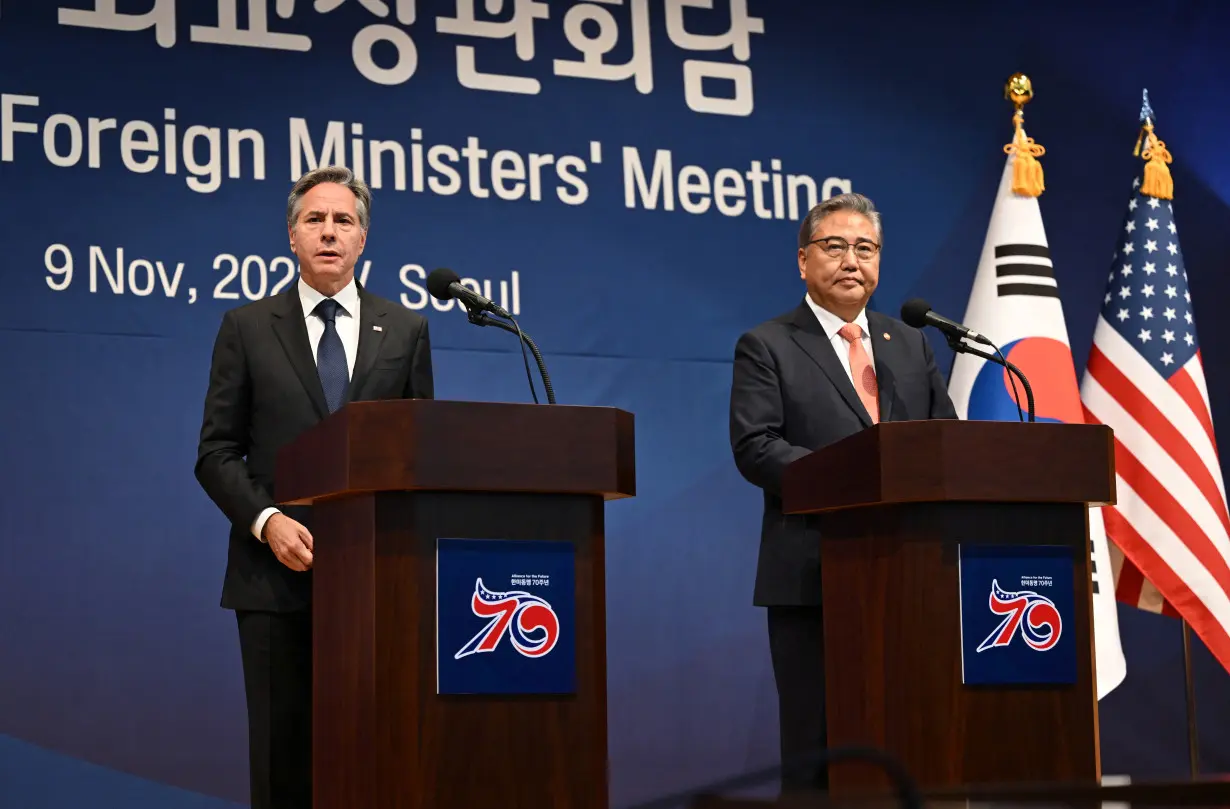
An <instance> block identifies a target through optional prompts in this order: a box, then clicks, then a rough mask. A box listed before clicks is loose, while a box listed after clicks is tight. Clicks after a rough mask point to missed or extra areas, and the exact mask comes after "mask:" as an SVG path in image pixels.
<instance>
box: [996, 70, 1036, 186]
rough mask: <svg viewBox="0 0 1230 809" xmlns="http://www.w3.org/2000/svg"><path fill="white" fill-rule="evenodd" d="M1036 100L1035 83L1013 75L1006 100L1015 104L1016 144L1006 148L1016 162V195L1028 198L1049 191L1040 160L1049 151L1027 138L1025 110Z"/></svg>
mask: <svg viewBox="0 0 1230 809" xmlns="http://www.w3.org/2000/svg"><path fill="white" fill-rule="evenodd" d="M1033 97H1034V86H1033V82H1032V81H1030V80H1029V77H1028V76H1026V75H1025V74H1024V73H1013V74H1012V75H1011V76H1010V77H1008V83H1007V84H1005V85H1004V98H1006V99H1008V100H1009V101H1011V102H1012V104H1013V106H1014V107H1016V111H1015V112H1014V113H1013V114H1012V123H1013V126H1014V127H1015V130H1016V131H1015V132H1014V133H1013V136H1012V143H1009V144H1007V145H1005V146H1004V152H1005V153H1006V154H1010V155H1012V156H1013V158H1012V190H1013V192H1014V193H1017V194H1021V195H1024V196H1028V197H1036V196H1038V195H1039V194H1041V193H1042V192H1043V190H1045V188H1046V185H1045V183H1044V182H1043V177H1042V164H1041V163H1039V162H1038V158H1039V157H1041V156H1042V155H1044V154H1046V149H1045V148H1044V147H1043V146H1042V145H1041V144H1039V143H1035V142H1034V139H1033V138H1027V137H1025V129H1024V126H1025V112H1024V107H1025V105H1026V104H1028V103H1029V102H1030V101H1032V100H1033Z"/></svg>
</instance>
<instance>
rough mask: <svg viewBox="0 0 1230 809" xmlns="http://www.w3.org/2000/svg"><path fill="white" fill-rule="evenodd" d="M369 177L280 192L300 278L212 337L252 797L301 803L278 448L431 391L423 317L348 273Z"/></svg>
mask: <svg viewBox="0 0 1230 809" xmlns="http://www.w3.org/2000/svg"><path fill="white" fill-rule="evenodd" d="M371 201H372V197H371V191H369V190H368V188H367V186H366V185H365V184H364V183H363V181H362V180H358V179H356V178H355V176H354V174H352V173H351V172H350V170H349V169H346V168H341V167H327V168H320V169H316V170H314V171H311V172H308V173H307V174H305V175H304V176H303V177H301V178H300V179H299V180H298V182H296V183H295V186H294V188H292V190H291V192H290V198H289V200H288V201H287V211H286V227H287V235H288V236H289V238H290V248H291V250H292V251H293V252H294V253H295V255H296V256H297V257H298V259H299V281H298V283H297V284H295V285H294V286H292V287H290V288H289V289H288V290H287V291H286V292H285V293H283V294H281V295H278V296H276V297H271V298H265V299H263V300H260V301H256V302H254V303H250V304H247V305H245V306H241V307H239V308H237V309H232V310H231V311H229V312H227V313H226V314H225V315H224V316H223V318H222V325H221V327H220V328H219V330H218V337H217V340H216V342H215V344H214V351H213V363H212V365H211V367H210V371H209V389H208V392H207V393H206V396H205V415H204V419H203V422H202V425H201V435H200V445H199V448H198V451H197V461H196V477H197V480H198V481H199V482H200V484H201V486H202V488H204V490H205V492H206V493H207V494H208V495H209V497H210V499H211V500H213V502H214V503H215V504H216V505H217V506H218V508H219V509H220V510H221V511H222V512H223V514H225V515H226V517H227V519H228V520H229V522H230V524H231V530H230V546H229V553H228V558H227V566H226V577H225V579H224V582H223V587H222V606H223V607H224V608H226V609H231V610H234V611H235V616H236V619H237V621H238V624H239V648H240V655H241V657H242V660H243V675H244V688H245V692H246V695H247V706H248V746H249V767H250V780H251V803H252V809H311V807H312V790H311V787H312V775H311V740H312V725H311V700H312V679H311V674H312V646H311V641H312V620H311V619H312V612H311V569H312V549H313V541H314V539H313V536H312V532H311V527H310V523H311V510H310V508H308V507H288V508H286V509H284V510H283V509H278V508H277V507H275V505H274V499H273V498H274V495H273V483H274V481H273V471H274V461H275V458H276V454H277V451H278V449H279V448H280V447H282V446H283V445H285V444H287V443H289V442H291V441H293V440H294V439H295V437H296V436H298V435H299V434H300V433H302V432H303V431H304V430H306V429H308V428H309V427H311V426H312V425H314V424H316V423H317V422H319V421H321V420H322V419H324V418H326V417H327V416H328V415H329V414H330V413H333V412H334V411H336V410H337V409H338V408H340V407H341V406H342V405H344V404H346V403H347V402H351V401H360V400H372V399H411V398H417V399H430V398H432V397H433V395H434V390H433V382H432V367H431V340H430V337H429V335H428V331H427V320H426V319H425V318H424V317H423V316H422V315H419V314H417V313H415V312H411V311H410V310H408V309H406V308H405V307H402V306H399V305H397V304H395V303H393V302H392V301H388V300H385V299H384V298H379V297H377V296H375V295H373V294H372V293H370V292H368V291H367V290H365V289H364V288H363V287H362V286H361V285H360V284H359V283H358V282H357V281H356V280H355V277H354V268H355V263H356V262H357V261H358V259H359V256H360V255H361V254H362V253H363V248H364V246H365V245H366V244H367V233H368V227H369V225H370V223H371Z"/></svg>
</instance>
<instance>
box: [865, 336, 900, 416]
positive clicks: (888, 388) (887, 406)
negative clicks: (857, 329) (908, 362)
mask: <svg viewBox="0 0 1230 809" xmlns="http://www.w3.org/2000/svg"><path fill="white" fill-rule="evenodd" d="M867 327H868V328H869V329H870V330H871V353H872V356H873V359H872V364H873V365H875V371H876V383H877V385H878V386H879V388H880V421H892V419H893V400H894V399H896V398H897V395H896V384H895V380H894V378H893V366H894V365H895V364H896V360H897V358H898V357H899V356H900V355H899V354H898V351H899V346H900V345H901V344H902V343H901V340H897V341H896V342H893V341H892V339H891V338H890V335H891V334H892V332H891V331H890V328H889V324H888V323H887V322H885V321H884V320H883V319H881V317H880V314H879V313H878V312H868V313H867Z"/></svg>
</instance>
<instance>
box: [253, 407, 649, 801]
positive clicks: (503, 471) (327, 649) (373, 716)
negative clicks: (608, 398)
mask: <svg viewBox="0 0 1230 809" xmlns="http://www.w3.org/2000/svg"><path fill="white" fill-rule="evenodd" d="M275 479H276V484H275V496H276V499H277V501H278V502H279V503H281V504H285V505H292V504H293V505H303V504H311V505H312V516H311V527H312V533H313V537H314V540H315V559H314V565H313V629H312V638H313V677H314V682H313V732H312V746H313V749H312V767H313V783H314V793H315V794H314V806H315V808H316V809H360V808H362V809H377V808H378V809H428V808H429V807H433V808H434V807H449V808H450V809H452V807H459V806H485V805H489V804H490V805H495V804H498V805H500V806H502V807H506V809H530V807H535V809H537V807H542V806H552V807H557V809H569V808H571V807H575V808H576V809H582V807H583V808H584V809H591V808H592V807H605V806H606V805H607V715H606V708H607V706H606V605H605V584H604V581H605V579H604V575H605V574H604V560H605V555H604V536H603V534H604V501H606V500H610V499H614V498H622V497H631V496H634V495H635V491H636V482H635V464H634V439H633V417H632V415H631V414H629V413H626V412H624V411H621V410H616V409H612V408H601V407H565V406H558V405H551V406H546V405H542V406H540V405H519V404H493V403H482V402H457V401H434V400H392V401H375V402H356V403H352V404H350V405H348V406H346V407H344V408H343V409H341V410H339V411H338V412H337V413H334V414H333V415H332V416H330V417H329V418H328V419H326V420H324V421H322V422H321V423H319V424H317V425H316V426H315V427H314V428H312V429H311V430H309V431H307V432H306V433H304V434H303V435H301V436H300V437H299V438H298V439H297V440H296V441H295V442H293V443H292V444H291V445H289V446H287V447H285V448H284V449H283V451H281V452H280V453H279V455H278V460H277V469H276V478H275ZM443 538H469V539H496V540H504V541H505V543H504V544H505V545H506V546H507V545H511V544H515V543H510V542H508V541H517V542H524V541H535V540H537V541H543V540H546V541H549V542H550V543H557V544H566V545H569V546H571V547H570V548H569V549H568V550H569V551H570V557H569V558H573V559H575V565H574V566H571V568H572V569H570V570H569V576H568V577H565V578H571V577H572V575H573V574H574V575H575V593H574V596H568V599H569V600H570V601H574V617H575V622H574V623H575V633H574V634H569V640H570V645H571V646H572V647H573V648H574V649H575V689H574V690H572V691H571V693H553V694H537V693H533V694H529V693H519V692H517V691H515V690H514V691H512V692H510V693H502V694H493V693H463V694H439V693H437V665H438V663H441V665H442V664H443V662H449V663H450V665H451V664H452V663H451V662H450V661H452V659H453V654H454V651H455V650H454V649H452V648H447V649H445V648H441V649H440V650H439V654H437V621H438V616H437V601H436V593H437V569H436V568H437V544H436V543H437V540H438V539H443ZM450 541H451V540H450ZM557 547H558V545H557ZM532 572H533V571H529V570H527V571H524V573H526V574H527V575H528V574H530V573H532ZM514 579H515V577H514ZM483 586H485V587H487V588H489V589H491V590H504V591H509V590H517V589H520V588H518V587H516V586H510V582H509V579H508V577H505V578H504V579H503V580H502V581H493V580H490V579H488V580H487V581H485V582H483ZM470 587H471V588H472V589H473V588H474V587H475V585H473V584H471V585H470ZM568 589H569V590H572V589H573V588H568ZM548 592H550V591H548ZM556 593H557V594H558V588H557V591H556ZM474 598H475V599H477V598H478V596H477V595H475V596H474ZM470 608H471V605H470V603H469V601H468V599H465V600H463V602H462V603H460V604H458V605H456V609H457V610H460V611H461V613H462V614H461V616H460V618H461V619H464V618H466V617H469V618H470V620H472V621H475V622H476V626H477V628H478V629H479V630H481V629H482V626H483V623H484V619H482V618H479V617H475V616H477V613H475V616H471V615H470V614H469V610H470ZM440 609H441V610H444V609H449V610H453V609H454V607H453V605H452V604H447V605H441V607H440ZM540 613H541V611H540ZM454 614H456V613H454ZM459 620H460V619H459ZM562 620H564V619H561V621H562ZM531 623H532V622H531ZM531 629H532V627H531ZM561 633H562V634H568V630H567V627H565V628H564V629H563V630H561ZM501 643H502V646H501V647H500V648H499V650H498V651H500V653H504V654H513V653H512V652H510V651H509V644H510V643H511V639H510V638H508V637H505V638H503V640H502V641H501ZM563 647H564V644H563V642H561V648H563ZM438 657H439V658H445V657H447V658H448V661H443V662H441V661H438ZM493 657H494V655H486V656H484V655H474V656H473V657H470V658H467V659H466V663H467V664H470V663H473V664H475V665H487V664H488V663H489V661H490V660H491V659H492V658H493ZM544 660H545V658H544ZM544 660H531V661H530V664H534V663H542V662H544ZM521 665H529V664H524V663H521ZM530 671H531V672H532V671H533V669H530ZM530 676H531V677H532V676H533V675H532V674H531V675H530Z"/></svg>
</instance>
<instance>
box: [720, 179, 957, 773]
mask: <svg viewBox="0 0 1230 809" xmlns="http://www.w3.org/2000/svg"><path fill="white" fill-rule="evenodd" d="M883 243H884V238H883V230H882V226H881V222H880V214H879V212H878V211H876V209H875V206H874V205H873V204H872V202H871V200H869V199H867V198H866V197H864V196H862V195H861V194H842V195H840V196H837V197H833V198H831V199H828V200H825V201H824V202H821V203H820V204H818V205H816V206H815V207H813V208H812V209H811V211H809V212H808V214H807V217H806V218H805V219H804V220H803V223H802V226H801V227H800V229H799V249H798V262H799V277H800V278H801V279H802V280H803V282H804V284H805V286H806V288H807V291H806V294H805V295H804V298H803V301H802V302H801V303H800V304H799V305H798V306H796V307H795V308H794V309H792V310H791V311H789V312H786V313H785V314H783V315H780V316H778V317H776V318H774V319H772V320H770V321H768V322H765V323H762V324H760V325H759V326H756V327H755V328H754V329H752V330H750V331H748V332H747V333H746V334H744V335H742V336H741V337H740V338H739V340H738V343H737V344H736V346H735V358H734V379H733V383H732V385H731V395H730V445H731V449H732V450H733V452H734V457H735V464H736V465H737V466H738V469H739V472H740V473H741V474H742V475H743V477H745V478H746V479H747V480H748V481H750V482H751V483H753V484H755V485H756V486H758V487H759V488H760V489H762V490H763V492H764V517H763V521H762V524H761V533H760V557H759V562H758V565H757V570H756V584H755V590H754V593H753V603H755V604H756V605H757V606H763V607H766V608H767V613H768V630H769V650H770V656H771V657H772V661H773V674H774V679H775V681H776V683H777V693H778V703H779V706H778V709H779V716H780V724H781V755H782V759H783V761H784V762H785V761H788V760H790V759H793V758H796V757H799V756H803V755H807V754H809V753H814V752H817V751H818V750H819V749H821V748H824V747H825V746H826V728H825V706H824V680H825V678H824V665H825V660H824V617H823V613H822V611H821V600H820V544H819V539H820V537H819V533H818V532H817V530H816V527H815V522H814V520H813V519H812V518H809V517H807V516H804V515H784V514H782V501H781V480H782V471H783V470H784V469H785V468H786V466H787V465H788V464H789V463H790V462H792V461H795V460H797V459H799V458H802V457H803V456H805V455H808V454H810V453H811V452H813V451H815V450H818V449H820V448H822V447H824V446H826V445H828V444H831V443H833V442H835V441H838V440H840V439H842V438H845V437H846V436H848V435H851V434H853V433H855V432H858V431H859V430H863V429H866V428H868V427H870V426H872V424H874V423H877V422H879V421H910V420H919V419H934V418H948V419H953V418H956V417H957V414H956V411H955V409H954V408H953V404H952V400H951V399H950V398H949V396H948V393H947V390H946V386H945V383H944V379H943V377H942V376H941V375H940V373H939V371H938V369H937V368H936V365H935V357H934V356H933V354H932V352H931V347H930V344H929V343H928V342H927V340H926V338H925V337H924V336H923V334H922V333H921V332H920V331H918V330H917V329H915V328H912V327H910V326H907V325H905V324H904V323H902V322H901V321H900V320H897V319H895V318H892V317H888V316H887V315H882V314H879V313H877V312H868V311H867V310H866V306H867V301H868V300H869V299H870V298H871V294H872V293H873V292H874V291H875V288H876V285H877V283H878V281H879V277H880V251H881V246H882V245H883ZM840 474H842V470H840V469H834V470H833V475H834V476H835V477H836V476H838V475H840ZM829 662H830V663H831V664H834V665H840V664H841V661H829ZM826 773H827V769H826V768H823V767H822V768H820V773H819V776H818V778H817V779H813V778H812V776H811V773H808V772H806V771H788V772H786V773H783V778H782V787H783V791H793V790H796V789H806V788H809V787H813V786H817V787H821V788H823V787H825V786H827V775H826Z"/></svg>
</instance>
